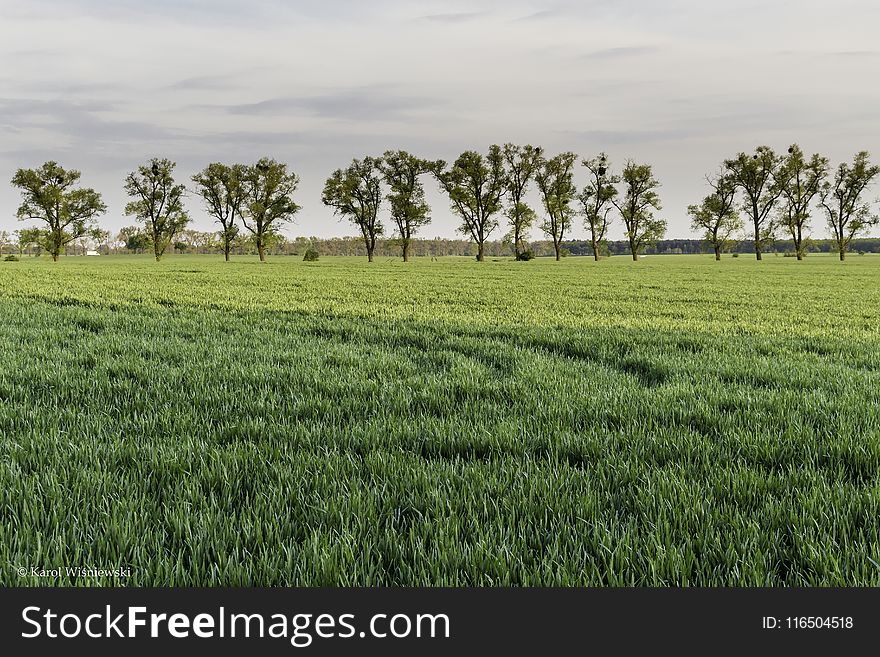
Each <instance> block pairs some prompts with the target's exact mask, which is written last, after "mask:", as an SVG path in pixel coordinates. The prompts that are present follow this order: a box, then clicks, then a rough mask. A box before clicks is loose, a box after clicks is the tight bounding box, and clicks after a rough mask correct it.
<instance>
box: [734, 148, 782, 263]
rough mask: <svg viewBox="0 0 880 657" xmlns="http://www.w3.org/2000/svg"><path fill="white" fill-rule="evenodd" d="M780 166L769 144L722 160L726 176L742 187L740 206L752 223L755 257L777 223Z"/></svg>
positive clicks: (764, 245)
mask: <svg viewBox="0 0 880 657" xmlns="http://www.w3.org/2000/svg"><path fill="white" fill-rule="evenodd" d="M781 167H782V158H781V157H780V156H778V155H777V154H776V153H775V152H774V151H773V149H772V148H770V147H769V146H758V147H757V148H756V149H755V152H754V153H753V154H752V155H748V154H747V153H739V154H737V156H736V157H735V158H733V159H730V160H725V161H724V168H725V170H726V171H727V175H729V176H730V178H731V179H732V180H733V183H734V185H735V186H736V188H737V189H740V190H742V193H743V202H742V208H743V211H744V212H745V213H746V216H748V217H749V218H750V219H751V222H752V229H753V239H754V243H755V255H756V256H757V259H758V260H760V259H761V253H762V251H763V249H764V248H765V247H766V246H767V245H768V244H770V243H771V242H772V241H773V240H774V239H775V236H776V230H777V223H776V222H775V221H774V216H773V209H774V208H775V207H776V205H777V202H778V200H779V197H780V195H781V194H782V192H783V189H784V179H781V177H780V171H781Z"/></svg>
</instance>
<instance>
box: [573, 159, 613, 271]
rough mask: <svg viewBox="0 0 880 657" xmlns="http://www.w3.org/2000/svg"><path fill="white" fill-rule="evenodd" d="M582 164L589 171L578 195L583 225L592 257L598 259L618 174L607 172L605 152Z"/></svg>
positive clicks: (606, 230)
mask: <svg viewBox="0 0 880 657" xmlns="http://www.w3.org/2000/svg"><path fill="white" fill-rule="evenodd" d="M582 164H583V165H584V166H585V167H586V168H587V170H588V171H589V172H590V181H589V182H588V183H587V186H586V187H584V189H583V191H582V192H581V194H580V196H579V197H578V198H579V200H580V202H581V207H582V208H583V214H584V225H585V226H586V227H587V228H588V229H589V231H590V242H591V245H592V247H593V259H594V260H596V261H597V262H598V261H599V251H600V249H601V247H602V244H603V243H604V241H605V238H606V237H607V235H608V226H609V225H610V224H611V211H612V210H613V209H614V203H613V200H614V198H615V197H616V196H617V185H618V184H619V183H620V176H617V175H614V174H611V173H609V172H608V158H607V156H606V155H605V153H599V155H598V156H597V157H594V158H592V159H590V160H584V161H583V162H582Z"/></svg>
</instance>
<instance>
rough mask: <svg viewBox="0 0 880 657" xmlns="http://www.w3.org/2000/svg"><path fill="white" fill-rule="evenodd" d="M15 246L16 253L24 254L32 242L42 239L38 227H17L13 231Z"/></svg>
mask: <svg viewBox="0 0 880 657" xmlns="http://www.w3.org/2000/svg"><path fill="white" fill-rule="evenodd" d="M15 236H16V246H17V247H18V255H24V252H25V251H27V250H28V249H29V248H30V247H31V246H33V245H34V244H39V243H40V242H41V241H43V240H42V232H41V231H40V229H39V228H19V229H18V230H17V231H15Z"/></svg>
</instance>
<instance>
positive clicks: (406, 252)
mask: <svg viewBox="0 0 880 657" xmlns="http://www.w3.org/2000/svg"><path fill="white" fill-rule="evenodd" d="M403 261H404V262H409V240H408V239H404V240H403Z"/></svg>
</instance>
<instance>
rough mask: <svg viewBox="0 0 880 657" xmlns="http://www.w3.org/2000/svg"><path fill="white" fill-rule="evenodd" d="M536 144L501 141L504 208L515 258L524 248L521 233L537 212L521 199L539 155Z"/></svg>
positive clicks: (537, 163) (541, 153)
mask: <svg viewBox="0 0 880 657" xmlns="http://www.w3.org/2000/svg"><path fill="white" fill-rule="evenodd" d="M543 155H544V149H543V148H541V147H540V146H532V145H530V144H527V145H526V146H517V145H515V144H504V148H503V149H502V156H503V157H504V167H505V173H506V176H505V192H506V194H507V200H508V206H507V210H506V212H505V214H506V216H507V220H508V223H509V225H510V230H511V233H512V237H513V252H514V254H515V256H516V259H517V260H520V259H521V258H520V256H521V255H523V254H524V253H525V251H526V246H525V238H524V236H525V235H526V234H527V233H528V231H529V229H530V228H531V227H532V225H533V224H534V222H535V219H536V218H537V216H538V215H537V213H536V212H535V211H534V210H533V209H532V208H531V207H529V205H528V204H527V203H526V202H525V196H526V192H527V191H528V187H529V183H531V181H532V179H533V178H534V177H535V173H536V171H537V169H538V166H539V164H540V162H541V160H542V158H543Z"/></svg>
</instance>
